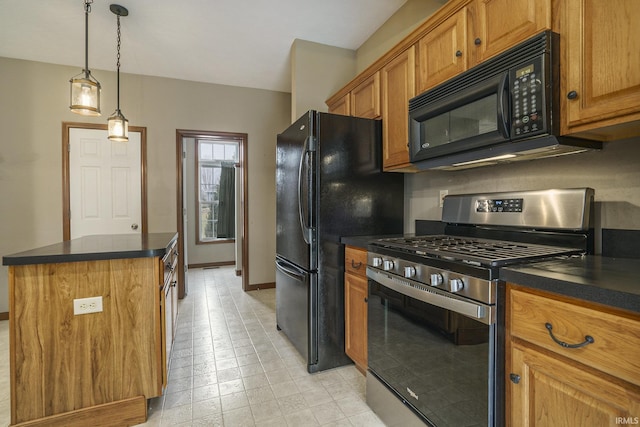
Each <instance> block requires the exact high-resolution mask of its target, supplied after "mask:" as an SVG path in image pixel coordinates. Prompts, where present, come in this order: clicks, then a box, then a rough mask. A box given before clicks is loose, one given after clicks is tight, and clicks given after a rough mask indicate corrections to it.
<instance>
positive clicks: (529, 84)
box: [409, 31, 602, 169]
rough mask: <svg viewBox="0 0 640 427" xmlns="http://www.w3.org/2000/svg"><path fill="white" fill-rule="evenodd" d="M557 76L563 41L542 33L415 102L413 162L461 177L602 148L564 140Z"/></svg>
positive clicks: (411, 129)
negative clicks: (472, 170)
mask: <svg viewBox="0 0 640 427" xmlns="http://www.w3.org/2000/svg"><path fill="white" fill-rule="evenodd" d="M559 71H560V67H559V37H558V34H556V33H553V32H551V31H545V32H542V33H540V34H538V35H537V36H535V37H533V38H531V39H529V40H527V41H525V42H523V43H521V44H519V45H517V46H515V47H513V48H512V49H510V50H508V51H506V52H505V53H503V54H501V55H499V56H496V57H494V58H492V59H489V60H487V61H485V62H483V63H482V64H479V65H477V66H475V67H473V68H471V69H469V70H467V71H465V72H464V73H462V74H460V75H458V76H456V77H454V78H452V79H450V80H448V81H446V82H444V83H442V84H440V85H438V86H436V87H434V88H432V89H429V90H427V91H426V92H424V93H422V94H421V95H418V96H416V97H415V98H413V99H411V100H410V101H409V157H410V161H411V162H412V163H414V164H415V165H416V166H417V167H418V168H420V169H457V168H468V167H475V166H483V165H487V164H494V163H497V162H500V161H515V160H526V159H531V158H539V157H545V156H558V155H563V154H570V153H575V152H581V151H586V150H590V149H598V148H601V147H602V145H601V143H600V142H596V141H589V140H583V139H578V138H567V137H561V136H560V132H559V131H560V129H559V128H560V123H559V122H560V111H559V108H560V102H559V101H560V98H559V97H560V77H559ZM569 96H570V97H571V96H573V95H569Z"/></svg>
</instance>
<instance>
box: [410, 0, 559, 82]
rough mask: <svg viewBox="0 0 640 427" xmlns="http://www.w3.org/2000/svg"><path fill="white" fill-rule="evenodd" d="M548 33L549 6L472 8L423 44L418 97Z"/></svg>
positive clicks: (489, 3)
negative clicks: (490, 59) (541, 34)
mask: <svg viewBox="0 0 640 427" xmlns="http://www.w3.org/2000/svg"><path fill="white" fill-rule="evenodd" d="M549 28H551V1H550V0H535V1H531V0H474V1H472V2H469V3H468V4H467V5H465V6H464V7H462V8H461V9H459V10H458V11H457V12H455V13H454V14H453V15H451V16H450V17H448V18H447V19H445V20H444V21H443V22H441V23H439V24H438V25H437V26H435V27H434V28H433V29H432V30H430V31H429V32H427V33H426V34H425V35H424V36H423V37H422V38H421V39H420V40H419V41H418V43H417V46H418V76H417V78H418V81H417V88H418V93H422V92H424V91H425V90H427V89H430V88H432V87H434V86H436V85H438V84H440V83H442V82H444V81H446V80H448V79H450V78H451V77H454V76H455V75H457V74H460V73H461V72H463V71H465V70H466V69H468V68H471V67H473V66H474V65H477V64H478V63H480V62H482V61H484V60H486V59H488V58H490V57H492V56H494V55H496V54H498V53H500V52H503V51H505V50H506V49H508V48H510V47H512V46H514V45H516V44H518V43H519V42H521V41H524V40H526V39H527V38H529V37H531V36H533V35H535V34H537V33H539V32H540V31H543V30H545V29H549Z"/></svg>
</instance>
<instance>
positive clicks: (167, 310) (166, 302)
mask: <svg viewBox="0 0 640 427" xmlns="http://www.w3.org/2000/svg"><path fill="white" fill-rule="evenodd" d="M171 289H172V288H171V286H170V285H165V287H164V288H163V289H162V304H163V307H164V310H162V311H161V313H162V316H163V318H162V321H163V322H164V325H163V331H164V340H163V341H162V342H163V343H164V348H163V349H162V351H163V353H164V354H163V358H162V360H163V361H164V367H163V368H164V373H165V377H164V378H165V382H164V384H165V386H166V385H168V383H169V381H168V374H169V361H170V360H171V346H172V344H173V310H174V306H173V305H174V304H173V298H172V295H171Z"/></svg>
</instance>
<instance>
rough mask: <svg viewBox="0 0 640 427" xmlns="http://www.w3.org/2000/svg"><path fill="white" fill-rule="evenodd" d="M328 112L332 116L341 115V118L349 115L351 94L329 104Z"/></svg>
mask: <svg viewBox="0 0 640 427" xmlns="http://www.w3.org/2000/svg"><path fill="white" fill-rule="evenodd" d="M329 112H330V113H332V114H342V115H343V116H350V115H351V93H347V94H346V95H344V96H342V97H340V98H338V99H337V100H336V101H335V102H333V103H332V104H329Z"/></svg>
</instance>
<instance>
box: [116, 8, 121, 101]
mask: <svg viewBox="0 0 640 427" xmlns="http://www.w3.org/2000/svg"><path fill="white" fill-rule="evenodd" d="M117 17H118V54H117V56H116V58H117V60H116V70H117V79H118V82H117V83H118V84H117V86H118V93H117V109H118V113H119V112H120V15H117Z"/></svg>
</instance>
